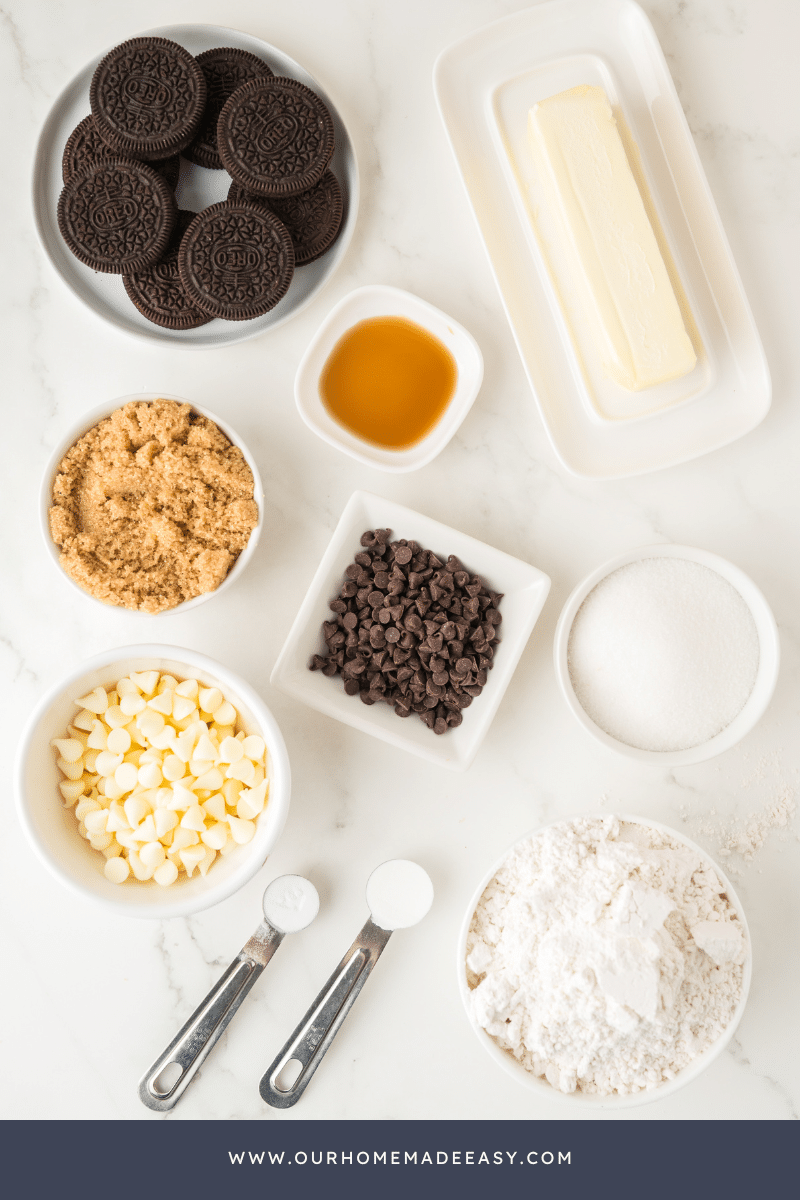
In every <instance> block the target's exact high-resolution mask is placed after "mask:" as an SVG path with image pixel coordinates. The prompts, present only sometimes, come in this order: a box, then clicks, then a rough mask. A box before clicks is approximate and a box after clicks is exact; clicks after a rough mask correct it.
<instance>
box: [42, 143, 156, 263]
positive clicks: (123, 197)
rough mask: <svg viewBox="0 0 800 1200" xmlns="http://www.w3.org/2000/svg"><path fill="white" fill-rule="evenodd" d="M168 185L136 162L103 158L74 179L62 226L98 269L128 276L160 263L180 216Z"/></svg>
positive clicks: (61, 211) (77, 251)
mask: <svg viewBox="0 0 800 1200" xmlns="http://www.w3.org/2000/svg"><path fill="white" fill-rule="evenodd" d="M176 212H177V210H176V207H175V199H174V196H173V194H172V189H171V188H170V186H169V184H168V183H167V181H166V180H165V179H164V178H163V176H162V175H159V174H158V173H157V172H156V171H154V170H153V168H152V167H148V166H146V165H145V164H144V163H140V162H135V161H134V160H133V159H126V158H111V159H102V158H101V159H98V160H97V161H96V162H93V163H90V165H89V166H87V167H84V168H83V169H82V170H80V171H78V172H77V174H75V175H73V176H71V177H70V181H69V183H68V184H66V186H65V187H64V189H63V191H62V192H61V195H60V197H59V200H58V228H59V230H60V231H61V236H62V237H63V238H64V241H65V242H66V243H67V245H68V246H69V248H70V250H71V251H72V253H73V254H74V255H75V257H76V258H77V259H79V261H80V262H82V263H85V264H86V266H87V267H92V268H93V269H94V270H95V271H105V272H108V273H109V274H112V275H122V274H124V273H125V272H127V271H142V270H144V269H145V268H146V267H149V266H151V265H152V264H153V263H156V262H158V260H159V258H160V257H161V255H162V254H163V253H164V251H165V250H166V248H167V243H168V242H169V237H170V234H171V233H172V230H173V227H174V225H175V218H176Z"/></svg>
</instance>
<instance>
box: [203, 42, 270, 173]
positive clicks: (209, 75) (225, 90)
mask: <svg viewBox="0 0 800 1200" xmlns="http://www.w3.org/2000/svg"><path fill="white" fill-rule="evenodd" d="M196 61H197V63H198V66H199V67H200V69H201V70H202V72H203V74H204V75H205V78H206V87H207V89H208V94H207V97H206V107H205V111H204V112H203V117H202V120H201V121H200V128H199V129H198V131H197V133H196V134H195V136H194V140H193V141H192V142H191V143H190V144H189V145H188V146H187V147H186V149H185V150H184V157H185V158H188V159H189V162H193V163H197V164H198V166H201V167H209V168H211V170H216V171H221V170H222V159H221V158H220V156H219V151H218V150H217V121H218V120H219V114H220V113H221V112H222V109H223V106H224V104H225V101H226V100H227V99H228V98H229V97H230V96H232V95H233V93H234V92H235V91H236V89H237V88H239V87H241V86H242V84H243V83H247V81H248V79H258V78H259V77H263V78H265V79H267V78H269V77H270V76H271V75H272V71H271V70H270V68H269V67H268V66H267V64H266V63H265V62H264V60H263V59H261V58H258V57H257V56H256V55H255V54H250V52H249V51H248V50H237V49H235V48H234V47H233V46H218V47H216V48H215V49H214V50H204V51H203V53H202V54H198V55H197V60H196Z"/></svg>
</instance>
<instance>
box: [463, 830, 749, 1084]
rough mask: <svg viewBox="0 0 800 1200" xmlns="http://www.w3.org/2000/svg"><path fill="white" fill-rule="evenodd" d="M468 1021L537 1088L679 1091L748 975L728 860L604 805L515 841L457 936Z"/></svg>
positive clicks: (721, 1037)
mask: <svg viewBox="0 0 800 1200" xmlns="http://www.w3.org/2000/svg"><path fill="white" fill-rule="evenodd" d="M457 967H458V982H459V990H460V992H461V997H462V1000H463V1002H464V1007H465V1009H466V1012H467V1016H468V1017H469V1021H470V1024H471V1025H472V1028H473V1029H474V1031H475V1033H476V1035H477V1036H478V1038H479V1040H480V1042H481V1044H482V1045H483V1047H484V1049H485V1050H486V1051H487V1052H488V1053H489V1055H490V1056H491V1057H492V1058H493V1059H494V1061H495V1062H496V1063H497V1064H498V1065H499V1066H500V1067H502V1068H503V1069H504V1070H505V1071H506V1072H507V1073H508V1074H510V1075H511V1076H513V1077H514V1078H515V1079H516V1080H517V1081H518V1082H519V1083H521V1084H523V1085H524V1086H525V1087H527V1088H529V1089H531V1090H533V1091H534V1092H536V1093H538V1094H539V1095H540V1096H542V1097H543V1098H544V1097H547V1096H550V1097H555V1098H560V1099H563V1100H565V1101H568V1102H570V1103H571V1104H573V1105H574V1104H581V1105H584V1106H589V1107H594V1108H624V1107H630V1106H633V1105H639V1104H646V1103H649V1102H650V1101H653V1100H660V1099H662V1098H663V1097H665V1096H668V1095H671V1094H672V1093H673V1092H675V1091H677V1089H678V1088H680V1087H683V1086H684V1085H685V1084H687V1083H689V1082H691V1081H692V1080H693V1079H696V1078H697V1076H698V1075H699V1074H700V1073H701V1071H704V1070H705V1069H706V1067H708V1066H709V1065H710V1063H712V1062H713V1061H714V1059H715V1058H717V1057H718V1056H719V1055H720V1054H721V1053H722V1052H723V1050H724V1049H725V1047H726V1046H727V1045H728V1043H729V1042H730V1039H731V1038H732V1036H733V1033H734V1031H735V1029H736V1026H737V1025H738V1023H739V1020H740V1019H741V1016H742V1013H743V1011H744V1006H745V1003H746V1000H747V994H748V991H749V988H750V979H751V974H752V954H751V949H750V934H749V931H748V927H747V921H746V919H745V915H744V912H743V910H742V906H741V904H740V903H739V900H738V898H737V896H736V894H735V892H734V890H733V888H732V887H731V884H730V882H729V881H728V879H727V878H726V877H725V875H724V874H723V872H722V871H721V870H720V869H719V867H717V866H716V864H715V863H713V862H712V860H711V859H710V858H709V857H708V855H707V854H706V853H705V852H704V851H703V850H701V848H700V847H699V846H697V845H696V844H695V843H694V842H691V841H689V839H688V838H685V837H683V836H682V835H681V834H679V833H676V832H675V831H674V830H672V829H669V828H668V827H667V826H665V825H660V824H658V823H657V822H654V821H646V820H644V819H642V818H639V817H632V816H618V815H617V816H615V815H608V814H594V815H589V816H582V817H575V818H572V819H570V820H565V821H559V822H556V823H554V824H552V825H547V826H544V827H543V828H541V829H539V830H536V831H535V832H533V833H531V834H529V835H528V836H526V837H524V838H523V839H521V840H520V841H519V842H517V843H515V845H514V846H512V847H511V849H510V850H509V851H508V852H507V853H506V854H505V855H504V856H503V858H502V859H501V860H500V861H499V862H497V863H495V865H494V866H493V867H492V868H491V870H490V871H489V872H487V874H486V875H485V877H484V878H483V880H482V881H481V883H480V885H479V887H478V888H477V890H476V892H475V894H474V895H473V897H472V900H471V901H470V905H469V907H468V909H467V914H466V917H465V920H464V923H463V925H462V929H461V935H460V938H459V946H458V959H457Z"/></svg>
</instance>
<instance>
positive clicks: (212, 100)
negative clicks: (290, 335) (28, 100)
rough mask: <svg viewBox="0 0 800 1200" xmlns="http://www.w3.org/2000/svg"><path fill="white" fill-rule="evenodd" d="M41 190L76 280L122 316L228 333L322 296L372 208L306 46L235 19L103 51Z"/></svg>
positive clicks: (176, 331)
mask: <svg viewBox="0 0 800 1200" xmlns="http://www.w3.org/2000/svg"><path fill="white" fill-rule="evenodd" d="M33 205H34V214H35V218H36V226H37V230H38V233H39V237H40V239H41V242H42V245H43V247H44V249H45V252H46V253H47V255H48V257H49V259H50V261H51V263H52V264H53V266H54V267H55V269H56V271H57V272H58V273H59V275H60V276H61V277H62V279H63V280H64V281H65V283H66V284H67V286H68V287H69V288H70V289H71V290H72V292H73V293H74V294H75V295H76V296H77V297H78V299H80V300H82V301H83V303H84V304H86V305H87V306H88V307H89V308H91V309H92V311H93V312H95V313H97V314H98V316H100V317H102V318H104V319H105V320H106V321H109V322H110V323H111V324H112V325H115V326H116V327H117V328H118V329H121V330H123V331H124V332H126V333H131V334H134V335H137V336H139V337H144V338H147V339H149V340H151V341H155V342H163V343H166V344H169V345H181V346H187V347H189V348H192V347H203V346H225V345H230V344H231V343H234V342H240V341H244V340H245V339H247V338H251V337H255V336H257V335H258V334H260V333H263V332H264V331H265V330H267V329H272V328H274V327H275V326H277V325H280V324H282V323H283V322H284V321H286V320H288V319H289V318H290V317H292V316H293V315H294V314H295V313H296V312H299V311H300V309H301V308H303V307H305V305H306V304H307V303H308V302H309V301H310V300H311V299H312V297H313V296H315V295H316V293H317V292H318V291H319V290H320V288H321V287H323V285H324V284H325V282H326V281H327V280H328V279H329V278H330V276H331V275H332V274H333V272H334V271H335V270H336V267H337V266H338V264H339V262H340V261H341V259H342V257H343V256H344V253H345V250H346V249H347V245H348V243H349V241H350V237H351V235H352V232H353V228H354V226H355V221H356V215H357V211H358V166H357V163H356V158H355V153H354V149H353V143H352V141H351V138H350V136H349V134H348V132H347V128H346V127H345V124H344V122H343V121H342V119H341V117H340V115H339V113H338V112H337V110H336V108H335V106H334V105H333V104H332V103H331V100H330V99H329V97H328V96H327V94H326V92H325V90H324V89H323V88H322V87H321V86H320V85H319V84H318V83H317V82H316V80H315V79H313V78H312V77H311V76H310V75H309V74H308V72H307V71H305V70H304V69H303V68H302V67H301V66H300V65H299V63H296V62H295V61H294V60H293V59H291V58H289V56H288V55H286V54H284V53H283V52H282V51H280V50H278V49H276V48H275V47H274V46H270V45H269V44H268V43H266V42H262V41H260V40H259V39H258V38H254V37H251V36H250V35H249V34H245V33H240V32H238V31H237V30H234V29H225V28H223V27H221V26H217V25H170V26H166V27H164V28H162V29H155V30H150V31H146V32H145V33H143V34H141V35H139V36H137V37H134V38H131V39H129V40H128V41H126V42H123V43H121V44H120V45H119V46H115V47H113V48H112V49H111V50H109V51H108V52H107V53H105V54H101V55H98V57H97V58H95V59H94V60H93V61H92V62H90V63H87V65H86V66H85V67H84V68H83V70H82V71H80V72H79V74H78V75H76V76H75V78H74V79H73V80H72V82H71V83H69V84H68V85H67V87H66V88H65V89H64V91H63V92H62V93H61V95H60V96H59V97H58V99H57V100H56V102H55V103H54V105H53V107H52V109H51V110H50V113H49V115H48V117H47V119H46V121H45V124H44V127H43V129H42V132H41V135H40V137H39V144H38V147H37V151H36V158H35V164H34V174H33Z"/></svg>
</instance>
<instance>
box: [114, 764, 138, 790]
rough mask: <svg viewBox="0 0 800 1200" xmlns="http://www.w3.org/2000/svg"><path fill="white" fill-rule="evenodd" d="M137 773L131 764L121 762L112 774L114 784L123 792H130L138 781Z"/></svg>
mask: <svg viewBox="0 0 800 1200" xmlns="http://www.w3.org/2000/svg"><path fill="white" fill-rule="evenodd" d="M138 777H139V772H138V771H137V769H136V766H135V765H134V764H133V763H129V762H123V763H121V764H120V766H118V767H117V769H116V771H115V772H114V782H115V783H116V785H117V787H118V788H120V789H121V790H122V791H123V792H132V791H133V789H134V788H135V787H136V784H137V783H138V781H139V778H138Z"/></svg>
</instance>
